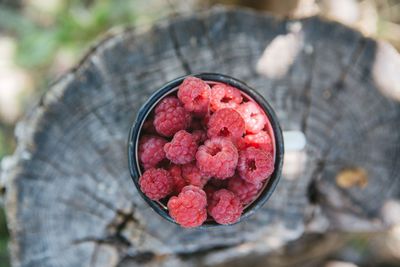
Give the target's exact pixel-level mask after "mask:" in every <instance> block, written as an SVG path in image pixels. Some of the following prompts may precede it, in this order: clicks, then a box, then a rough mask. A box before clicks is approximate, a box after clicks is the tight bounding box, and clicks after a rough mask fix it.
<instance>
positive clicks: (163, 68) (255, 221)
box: [2, 8, 400, 267]
mask: <svg viewBox="0 0 400 267" xmlns="http://www.w3.org/2000/svg"><path fill="white" fill-rule="evenodd" d="M398 57H399V55H398V54H397V53H396V52H395V51H394V50H393V48H391V47H390V46H388V45H386V44H383V43H380V42H376V41H374V40H371V39H368V38H365V37H363V36H362V35H361V34H360V33H358V32H356V31H354V30H352V29H349V28H347V27H345V26H343V25H340V24H338V23H334V22H328V21H324V20H322V19H320V18H317V17H312V18H307V19H302V20H279V19H276V18H273V17H271V16H268V15H265V14H260V13H256V12H252V11H248V10H237V9H225V8H216V9H213V10H211V11H208V12H205V13H200V14H196V15H189V16H185V17H179V18H175V19H172V20H168V21H165V22H161V23H158V24H156V25H155V26H154V27H152V28H151V29H150V30H147V31H142V32H137V31H136V30H133V29H129V30H125V31H123V32H121V33H119V34H114V35H111V36H109V37H108V38H106V39H105V40H103V41H102V42H100V43H99V44H98V45H97V46H95V47H94V48H93V49H92V50H91V51H90V52H89V53H88V55H87V56H86V57H85V58H84V59H83V60H82V62H81V63H80V64H79V65H78V66H77V67H76V68H75V69H73V70H72V71H70V72H69V73H67V74H66V75H64V76H63V77H62V78H61V79H60V80H58V81H57V82H56V83H54V84H53V85H52V86H51V87H50V89H49V90H48V92H47V93H46V94H45V95H44V96H43V98H42V99H41V101H40V103H39V104H38V105H37V106H36V107H35V108H34V109H33V110H32V111H31V112H30V113H29V114H28V115H27V116H26V117H25V119H24V120H23V121H21V122H20V123H19V124H18V126H17V129H16V136H17V141H18V147H17V150H16V152H15V154H14V155H13V156H12V157H9V158H7V159H6V160H4V161H3V164H2V165H3V168H2V182H3V183H4V185H5V189H6V193H5V205H6V210H7V217H8V225H9V228H10V230H11V234H12V241H11V252H12V258H13V263H14V266H31V267H32V266H38V267H39V266H40V267H47V266H52V267H54V266H68V267H69V266H71V267H72V266H74V267H75V266H121V267H122V266H154V265H160V266H184V265H188V266H197V265H210V266H211V265H216V264H224V263H226V262H230V261H233V260H234V259H237V258H243V257H249V256H251V255H255V254H265V253H268V252H269V251H271V250H273V249H275V248H279V247H281V246H284V245H286V244H287V243H288V242H290V241H296V240H297V239H299V238H300V237H301V236H303V235H305V234H307V233H311V232H324V231H327V230H337V231H348V232H357V231H366V232H370V231H381V230H385V229H387V228H388V227H390V226H391V225H393V224H395V223H399V221H398V217H395V218H394V217H393V216H391V213H392V212H399V205H398V203H399V197H400V186H399V185H400V184H399V180H400V179H399V178H400V161H399V153H400V131H399V125H400V104H399V102H396V100H395V99H396V98H397V99H398V93H399V87H398V85H399V83H397V84H393V83H390V82H387V81H395V82H396V81H398V80H399V78H398V77H400V72H399V68H394V67H393V66H399V65H398V64H399V61H398ZM382 58H383V59H382ZM378 63H379V64H378ZM377 64H378V65H377ZM396 64H397V65H396ZM382 66H383V67H382ZM385 66H386V67H387V68H388V69H389V70H390V71H382V70H386V67H385ZM200 72H218V73H223V74H227V75H231V76H233V77H236V78H238V79H240V80H243V81H245V82H246V83H248V84H249V85H250V86H252V87H254V88H256V89H257V90H258V91H259V92H260V93H261V94H262V95H263V96H264V97H265V98H266V99H267V100H268V101H269V102H270V103H271V105H272V106H273V107H274V109H275V110H276V112H277V115H278V117H279V119H280V121H281V125H282V127H283V130H300V131H303V132H304V133H305V135H306V137H307V146H306V148H305V150H304V151H303V152H296V153H288V155H287V157H288V158H287V160H286V166H285V167H284V168H285V170H284V174H283V176H282V178H281V181H280V183H279V185H278V187H277V189H276V191H275V193H274V194H273V196H272V198H271V199H270V200H269V201H268V202H267V203H266V204H265V205H264V207H263V208H262V209H261V210H260V211H259V212H258V213H257V214H256V215H254V216H252V217H251V218H250V219H248V220H247V221H245V222H243V223H240V224H237V225H234V226H227V227H224V228H216V229H207V230H205V229H203V230H201V229H194V230H193V229H192V230H187V229H186V230H185V229H182V228H180V227H178V226H176V225H174V224H172V223H169V222H167V221H166V220H164V219H162V218H161V217H160V216H158V215H157V214H156V213H155V212H154V211H153V210H151V209H150V207H148V206H147V205H146V203H145V202H144V201H143V200H142V199H141V198H140V196H139V195H138V193H137V191H136V188H135V187H134V184H133V182H132V180H131V178H130V176H129V171H128V165H127V137H128V131H129V128H130V126H131V123H132V122H133V120H134V118H135V116H136V112H137V111H138V109H139V107H140V106H141V105H142V104H143V103H144V101H145V100H146V98H147V97H148V96H149V95H150V94H151V93H152V92H154V90H156V89H157V88H159V87H160V86H161V85H163V84H164V83H166V82H168V81H169V80H172V79H174V78H176V77H178V76H182V75H187V74H190V73H200ZM396 90H397V91H396ZM293 166H295V168H294V167H293ZM388 205H389V206H390V207H392V209H389V210H390V211H389V212H388V211H387V210H388V209H387V207H388ZM393 208H397V210H394V211H393Z"/></svg>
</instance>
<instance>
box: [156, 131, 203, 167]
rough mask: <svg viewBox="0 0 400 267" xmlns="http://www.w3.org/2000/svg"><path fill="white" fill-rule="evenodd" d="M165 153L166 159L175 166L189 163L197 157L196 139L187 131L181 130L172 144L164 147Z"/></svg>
mask: <svg viewBox="0 0 400 267" xmlns="http://www.w3.org/2000/svg"><path fill="white" fill-rule="evenodd" d="M164 151H165V155H166V157H167V158H168V159H169V160H170V161H172V162H173V163H175V164H186V163H189V162H191V161H193V160H194V157H195V155H196V151H197V143H196V139H195V138H194V137H193V136H192V135H191V134H190V133H188V132H186V131H185V130H180V131H179V132H177V133H176V134H175V135H174V138H172V140H171V142H169V143H166V144H165V145H164Z"/></svg>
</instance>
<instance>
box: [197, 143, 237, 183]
mask: <svg viewBox="0 0 400 267" xmlns="http://www.w3.org/2000/svg"><path fill="white" fill-rule="evenodd" d="M196 159H197V167H198V168H199V169H200V171H202V172H203V173H205V174H208V175H210V176H213V177H215V178H219V179H226V178H229V177H231V176H232V175H233V174H234V173H235V169H236V165H237V162H238V151H237V149H236V147H235V145H234V144H233V143H232V142H231V141H230V140H229V139H226V138H223V137H214V138H212V139H210V140H207V141H205V142H204V145H202V146H200V147H199V149H198V150H197V153H196Z"/></svg>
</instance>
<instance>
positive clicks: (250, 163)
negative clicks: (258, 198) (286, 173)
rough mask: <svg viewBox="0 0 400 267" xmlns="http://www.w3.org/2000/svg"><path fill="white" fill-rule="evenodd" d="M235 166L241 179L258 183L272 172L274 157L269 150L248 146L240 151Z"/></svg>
mask: <svg viewBox="0 0 400 267" xmlns="http://www.w3.org/2000/svg"><path fill="white" fill-rule="evenodd" d="M237 168H238V171H239V175H240V177H241V178H242V179H244V180H246V181H247V182H249V183H253V184H259V183H261V182H262V181H264V180H266V179H268V178H269V176H270V175H271V174H272V173H273V172H274V158H273V155H272V153H271V152H267V151H264V150H261V149H258V148H254V147H249V148H246V149H245V150H242V151H240V155H239V162H238V165H237Z"/></svg>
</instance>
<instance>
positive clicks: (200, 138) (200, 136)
mask: <svg viewBox="0 0 400 267" xmlns="http://www.w3.org/2000/svg"><path fill="white" fill-rule="evenodd" d="M192 135H193V138H194V139H195V140H196V142H197V143H198V144H201V143H203V142H204V141H206V140H207V133H206V132H205V131H203V130H194V131H193V133H192Z"/></svg>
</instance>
